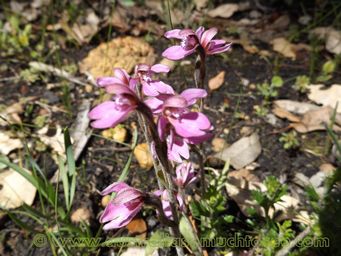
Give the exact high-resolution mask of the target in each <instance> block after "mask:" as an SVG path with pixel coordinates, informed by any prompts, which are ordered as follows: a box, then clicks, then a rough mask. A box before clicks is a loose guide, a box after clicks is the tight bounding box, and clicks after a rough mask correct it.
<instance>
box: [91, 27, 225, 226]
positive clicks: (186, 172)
mask: <svg viewBox="0 0 341 256" xmlns="http://www.w3.org/2000/svg"><path fill="white" fill-rule="evenodd" d="M216 33H217V29H215V28H211V29H209V30H207V31H205V29H204V28H203V27H199V28H198V29H197V30H196V31H195V32H194V31H192V30H190V29H183V30H180V29H174V30H171V31H168V32H166V33H165V37H166V38H176V39H180V40H181V44H180V45H176V46H171V47H169V48H168V49H166V50H165V51H164V52H163V54H162V56H164V57H166V58H168V59H171V60H179V59H182V58H184V57H186V56H188V55H190V54H192V53H194V52H196V51H198V53H199V54H200V56H203V54H204V55H212V54H216V53H221V52H224V51H227V50H228V49H229V48H230V44H228V43H226V42H225V41H224V40H213V37H214V36H215V35H216ZM169 71H170V68H169V67H168V66H166V65H163V64H156V65H152V66H150V65H146V64H139V65H137V66H136V67H135V72H134V74H133V75H132V76H130V75H129V74H128V73H127V72H126V71H125V70H123V69H120V68H115V69H114V74H113V76H112V77H101V78H98V79H97V85H98V86H99V87H102V88H103V89H105V91H106V92H107V93H108V94H110V95H112V97H111V99H110V100H108V101H105V102H103V103H101V104H99V105H98V106H96V107H95V108H93V109H92V110H91V111H90V112H89V114H88V116H89V118H90V119H91V120H92V122H91V126H92V127H93V128H98V129H107V128H111V127H115V126H116V125H117V124H119V123H121V122H123V121H125V120H126V119H127V118H128V117H129V116H130V113H132V112H134V111H136V112H138V114H139V115H141V116H142V118H143V119H144V120H145V124H146V127H147V128H148V129H147V131H145V132H147V134H148V133H149V135H150V137H151V138H152V141H151V143H150V150H151V152H152V155H153V157H154V159H155V160H158V161H159V162H160V163H161V165H163V166H164V168H165V170H166V175H169V176H170V177H171V178H170V179H168V180H167V182H168V183H170V184H168V185H167V186H166V187H165V188H163V187H160V188H159V189H158V190H157V191H155V192H154V193H145V192H142V191H141V190H138V189H135V188H133V187H130V186H129V185H127V184H126V183H124V182H115V183H113V184H111V185H110V186H109V187H107V188H106V189H104V190H103V191H102V192H101V195H103V196H104V195H108V194H111V193H116V194H115V196H114V198H113V199H111V201H110V202H109V204H108V205H107V206H106V208H105V210H104V212H103V214H102V216H101V218H100V222H102V223H106V224H105V225H104V229H105V230H108V229H116V228H121V227H123V226H125V225H127V224H128V223H129V222H130V221H131V220H132V219H133V218H134V217H135V216H136V214H137V213H138V212H139V211H140V210H141V208H142V206H143V205H144V204H150V205H151V203H150V202H151V201H155V200H154V199H155V198H158V200H159V201H160V204H159V206H160V207H157V205H158V203H154V205H156V207H157V212H158V215H159V216H161V217H163V218H164V219H168V220H169V221H174V220H175V219H176V218H175V217H176V216H174V206H173V205H172V204H174V202H172V200H171V199H172V198H174V199H175V201H176V202H175V203H176V207H175V208H176V210H177V211H182V210H183V209H184V205H185V202H184V200H185V199H184V198H183V195H181V193H180V192H179V191H183V189H184V188H185V187H187V186H188V185H190V184H192V183H194V182H195V181H196V180H197V175H196V172H195V170H194V167H193V164H192V163H191V162H189V159H190V148H191V145H197V144H200V143H202V142H204V141H206V140H208V139H210V138H211V137H212V133H211V132H212V130H213V126H212V124H211V122H210V120H209V119H208V117H207V116H206V115H205V114H204V113H201V112H198V111H194V110H192V106H193V105H195V104H196V102H197V100H202V99H203V98H205V97H206V96H207V92H206V90H205V89H204V88H189V89H186V90H184V91H182V92H181V93H176V92H175V91H174V89H173V88H172V86H170V85H169V84H166V83H164V82H163V81H161V80H159V79H158V78H157V74H159V73H168V72H169ZM147 136H148V135H147ZM162 154H165V155H162ZM173 168H174V169H173ZM173 185H175V186H173ZM175 187H177V189H174V188H175ZM151 198H152V199H153V200H151ZM172 207H173V208H172Z"/></svg>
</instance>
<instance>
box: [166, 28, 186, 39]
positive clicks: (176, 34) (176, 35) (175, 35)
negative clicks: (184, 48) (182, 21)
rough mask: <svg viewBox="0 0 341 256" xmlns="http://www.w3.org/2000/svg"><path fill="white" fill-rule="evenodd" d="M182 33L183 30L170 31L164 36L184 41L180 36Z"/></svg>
mask: <svg viewBox="0 0 341 256" xmlns="http://www.w3.org/2000/svg"><path fill="white" fill-rule="evenodd" d="M180 31H181V29H173V30H169V31H167V32H166V33H165V34H164V36H165V37H166V38H168V39H170V38H176V39H182V36H180V35H179V33H180Z"/></svg>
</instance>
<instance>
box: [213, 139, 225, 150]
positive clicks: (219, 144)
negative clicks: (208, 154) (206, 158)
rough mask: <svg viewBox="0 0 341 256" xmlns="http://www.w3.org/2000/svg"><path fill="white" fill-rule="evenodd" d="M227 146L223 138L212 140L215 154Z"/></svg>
mask: <svg viewBox="0 0 341 256" xmlns="http://www.w3.org/2000/svg"><path fill="white" fill-rule="evenodd" d="M225 146H226V142H225V140H224V139H222V138H214V139H213V140H212V150H213V151H214V152H220V151H222V150H223V149H224V147H225Z"/></svg>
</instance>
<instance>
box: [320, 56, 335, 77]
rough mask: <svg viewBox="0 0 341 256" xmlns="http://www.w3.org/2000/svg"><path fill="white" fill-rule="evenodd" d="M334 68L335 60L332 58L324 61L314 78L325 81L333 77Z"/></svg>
mask: <svg viewBox="0 0 341 256" xmlns="http://www.w3.org/2000/svg"><path fill="white" fill-rule="evenodd" d="M335 69H336V62H335V61H334V60H328V61H326V62H325V63H324V64H323V66H322V70H321V74H320V75H319V76H318V77H317V78H316V81H317V82H326V81H328V80H330V79H331V78H332V77H333V73H334V71H335Z"/></svg>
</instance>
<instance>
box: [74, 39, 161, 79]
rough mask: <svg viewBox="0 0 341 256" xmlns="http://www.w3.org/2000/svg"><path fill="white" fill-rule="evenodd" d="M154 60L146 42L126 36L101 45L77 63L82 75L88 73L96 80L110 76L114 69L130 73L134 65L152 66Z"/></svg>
mask: <svg viewBox="0 0 341 256" xmlns="http://www.w3.org/2000/svg"><path fill="white" fill-rule="evenodd" d="M154 60H155V54H154V49H153V48H152V47H151V46H150V45H149V44H148V43H147V42H145V41H144V40H142V39H140V38H136V37H131V36H126V37H118V38H115V39H113V40H111V41H110V42H108V43H101V44H100V45H99V46H98V47H96V48H95V49H93V50H91V51H90V52H89V53H88V55H87V57H86V58H84V59H83V60H82V61H81V62H80V63H79V68H80V71H81V72H82V73H89V74H91V75H92V76H93V77H94V78H97V77H101V76H112V75H113V68H115V67H117V68H123V69H125V70H126V71H127V72H131V71H132V70H133V69H134V67H135V65H137V64H139V63H146V64H153V63H154Z"/></svg>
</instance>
